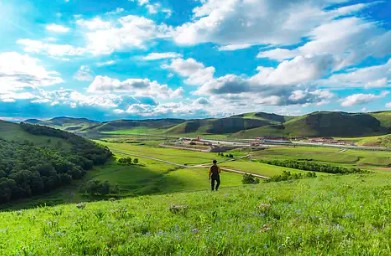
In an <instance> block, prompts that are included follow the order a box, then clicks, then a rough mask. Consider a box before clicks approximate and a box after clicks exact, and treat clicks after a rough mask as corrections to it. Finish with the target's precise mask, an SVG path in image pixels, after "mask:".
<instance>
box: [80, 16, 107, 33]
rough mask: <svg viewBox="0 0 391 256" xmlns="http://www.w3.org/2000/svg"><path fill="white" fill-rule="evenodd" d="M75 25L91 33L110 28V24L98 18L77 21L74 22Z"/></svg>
mask: <svg viewBox="0 0 391 256" xmlns="http://www.w3.org/2000/svg"><path fill="white" fill-rule="evenodd" d="M76 24H77V25H79V26H80V27H83V28H86V29H88V30H91V31H93V30H98V29H110V28H111V27H112V24H111V22H109V21H104V20H102V18H100V17H95V18H93V19H90V20H84V19H78V20H76Z"/></svg>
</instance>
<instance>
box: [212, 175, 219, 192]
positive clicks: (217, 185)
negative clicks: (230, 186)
mask: <svg viewBox="0 0 391 256" xmlns="http://www.w3.org/2000/svg"><path fill="white" fill-rule="evenodd" d="M215 183H216V186H215ZM210 185H211V187H212V191H213V190H216V191H217V190H218V189H219V187H220V177H213V176H212V178H211V179H210Z"/></svg>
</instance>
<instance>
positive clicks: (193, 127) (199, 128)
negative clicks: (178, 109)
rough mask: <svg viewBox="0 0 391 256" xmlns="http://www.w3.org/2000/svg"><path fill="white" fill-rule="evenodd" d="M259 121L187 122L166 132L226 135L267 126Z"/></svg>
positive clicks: (214, 120)
mask: <svg viewBox="0 0 391 256" xmlns="http://www.w3.org/2000/svg"><path fill="white" fill-rule="evenodd" d="M269 124H270V122H269V121H266V120H261V119H250V118H243V117H228V118H221V119H200V120H189V121H186V122H184V123H181V124H179V125H177V126H174V127H172V128H170V129H168V130H167V133H168V134H186V133H198V134H227V133H235V132H238V131H241V130H247V129H253V128H256V127H262V126H266V125H269Z"/></svg>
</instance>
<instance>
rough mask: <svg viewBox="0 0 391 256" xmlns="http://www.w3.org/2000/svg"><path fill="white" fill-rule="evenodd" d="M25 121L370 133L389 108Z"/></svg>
mask: <svg viewBox="0 0 391 256" xmlns="http://www.w3.org/2000/svg"><path fill="white" fill-rule="evenodd" d="M25 122H27V123H31V124H38V125H44V126H51V127H55V128H59V129H63V130H67V131H72V132H77V133H102V132H115V131H119V130H131V129H135V128H140V127H145V128H154V129H158V130H161V133H162V134H170V135H182V134H190V133H192V134H200V135H203V134H231V135H233V136H238V137H254V136H255V137H257V136H287V137H291V136H305V137H317V136H340V137H350V136H351V137H354V136H370V135H385V134H389V133H391V111H376V112H368V113H349V112H342V111H316V112H312V113H309V114H305V115H301V116H283V115H278V114H275V113H265V112H251V113H243V114H239V115H233V116H230V117H223V118H205V119H179V118H160V119H142V120H131V119H120V120H114V121H106V122H99V121H94V120H90V119H86V118H72V117H55V118H52V119H49V120H38V119H29V120H26V121H25Z"/></svg>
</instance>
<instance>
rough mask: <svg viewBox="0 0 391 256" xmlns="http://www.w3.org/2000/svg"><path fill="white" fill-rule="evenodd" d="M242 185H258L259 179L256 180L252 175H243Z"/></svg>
mask: <svg viewBox="0 0 391 256" xmlns="http://www.w3.org/2000/svg"><path fill="white" fill-rule="evenodd" d="M242 183H243V184H258V183H259V179H258V178H255V177H254V176H253V175H252V174H248V173H245V174H243V179H242Z"/></svg>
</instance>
